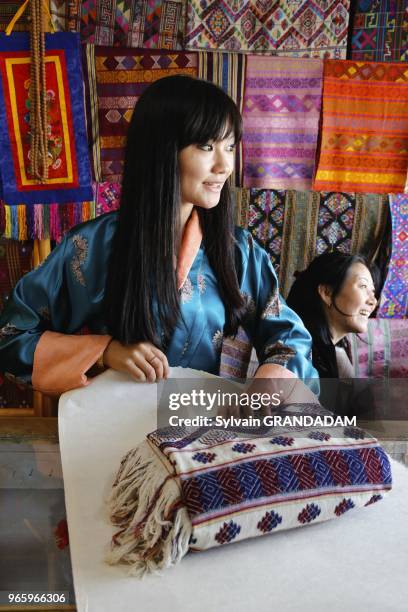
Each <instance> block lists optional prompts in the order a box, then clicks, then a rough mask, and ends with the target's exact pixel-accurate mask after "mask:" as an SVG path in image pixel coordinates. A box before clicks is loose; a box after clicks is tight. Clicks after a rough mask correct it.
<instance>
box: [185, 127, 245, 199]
mask: <svg viewBox="0 0 408 612" xmlns="http://www.w3.org/2000/svg"><path fill="white" fill-rule="evenodd" d="M234 148H235V145H234V137H233V135H231V136H229V137H228V138H225V139H224V140H219V141H214V140H211V141H209V142H208V143H206V144H192V145H189V146H188V147H185V148H184V149H182V150H181V151H180V153H179V157H178V161H179V171H180V189H181V206H182V207H183V206H185V207H188V206H199V207H200V208H206V209H209V208H213V207H214V206H216V205H217V204H218V202H219V201H220V195H221V189H222V188H223V186H224V183H225V181H226V180H227V179H228V177H229V176H230V175H231V172H232V170H233V168H234Z"/></svg>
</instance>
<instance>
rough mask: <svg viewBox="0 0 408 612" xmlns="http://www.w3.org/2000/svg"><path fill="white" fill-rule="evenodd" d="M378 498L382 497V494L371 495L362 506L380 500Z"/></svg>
mask: <svg viewBox="0 0 408 612" xmlns="http://www.w3.org/2000/svg"><path fill="white" fill-rule="evenodd" d="M380 499H382V495H373V496H372V497H370V499H369V500H368V502H367V503H366V504H364V506H370V505H371V504H375V502H378V501H380Z"/></svg>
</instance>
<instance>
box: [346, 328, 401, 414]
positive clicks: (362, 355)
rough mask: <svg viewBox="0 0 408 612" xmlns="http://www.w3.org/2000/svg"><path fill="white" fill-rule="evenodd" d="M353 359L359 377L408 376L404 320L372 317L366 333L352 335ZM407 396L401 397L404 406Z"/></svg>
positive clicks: (350, 337)
mask: <svg viewBox="0 0 408 612" xmlns="http://www.w3.org/2000/svg"><path fill="white" fill-rule="evenodd" d="M348 338H349V340H350V345H351V352H352V360H353V367H354V373H355V376H356V377H358V378H385V379H388V378H406V377H407V376H408V325H407V322H406V320H401V319H369V321H368V330H367V332H366V333H364V334H358V335H357V334H350V335H349V336H348ZM404 402H405V398H401V406H402V405H403V404H404Z"/></svg>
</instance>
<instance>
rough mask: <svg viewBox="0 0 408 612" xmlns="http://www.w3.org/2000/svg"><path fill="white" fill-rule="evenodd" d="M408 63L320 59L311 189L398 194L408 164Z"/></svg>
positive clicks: (403, 183)
mask: <svg viewBox="0 0 408 612" xmlns="http://www.w3.org/2000/svg"><path fill="white" fill-rule="evenodd" d="M407 81H408V66H407V65H406V64H384V63H383V64H379V63H362V62H352V61H344V62H335V61H332V60H328V61H327V62H325V70H324V86H323V123H322V130H321V132H322V142H321V151H320V159H319V162H318V166H317V173H316V177H315V181H314V185H313V189H316V190H317V191H320V190H327V191H328V190H330V191H351V192H354V191H357V192H359V193H398V192H401V191H403V190H404V185H405V180H406V176H407V165H408V86H407Z"/></svg>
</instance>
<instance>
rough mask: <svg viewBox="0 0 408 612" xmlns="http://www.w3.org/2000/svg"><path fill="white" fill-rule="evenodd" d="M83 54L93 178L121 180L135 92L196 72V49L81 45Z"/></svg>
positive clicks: (136, 93) (194, 74) (195, 74)
mask: <svg viewBox="0 0 408 612" xmlns="http://www.w3.org/2000/svg"><path fill="white" fill-rule="evenodd" d="M83 59H84V72H85V90H86V98H87V117H88V137H89V141H90V142H92V151H93V170H94V176H95V180H96V181H102V180H105V179H109V180H110V181H113V182H120V180H121V177H122V171H123V157H124V146H125V141H126V134H127V130H128V127H129V122H130V119H131V116H132V112H133V108H134V106H135V103H136V102H137V100H138V98H139V96H140V95H141V94H142V93H143V91H144V90H145V89H146V88H147V87H148V85H149V84H150V83H152V82H153V81H156V80H157V79H161V78H163V77H165V76H170V75H174V74H187V75H190V76H197V54H195V53H183V52H173V53H170V52H169V53H166V52H163V51H160V52H155V51H139V50H135V49H129V48H113V47H97V46H94V45H86V46H85V47H84V52H83Z"/></svg>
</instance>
